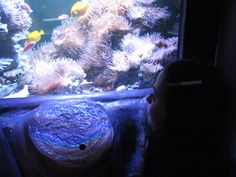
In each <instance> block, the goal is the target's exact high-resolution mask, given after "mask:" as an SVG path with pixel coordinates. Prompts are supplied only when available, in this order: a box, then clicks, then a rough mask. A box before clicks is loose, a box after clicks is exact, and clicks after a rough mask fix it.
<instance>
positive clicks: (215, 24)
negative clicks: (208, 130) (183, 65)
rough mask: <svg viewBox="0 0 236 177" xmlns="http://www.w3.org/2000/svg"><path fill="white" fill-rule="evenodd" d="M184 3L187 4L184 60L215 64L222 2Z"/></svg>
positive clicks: (185, 0)
mask: <svg viewBox="0 0 236 177" xmlns="http://www.w3.org/2000/svg"><path fill="white" fill-rule="evenodd" d="M182 3H184V4H186V12H185V13H186V14H185V28H184V29H182V31H183V30H184V31H183V32H184V34H183V40H184V42H183V44H182V47H183V53H182V58H184V59H196V60H201V61H206V62H213V61H214V58H215V50H216V44H217V37H218V28H219V21H220V16H221V7H222V0H215V1H205V0H197V1H192V0H183V1H182Z"/></svg>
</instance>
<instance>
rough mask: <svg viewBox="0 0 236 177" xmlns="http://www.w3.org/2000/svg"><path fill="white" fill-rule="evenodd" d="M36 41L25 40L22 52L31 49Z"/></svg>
mask: <svg viewBox="0 0 236 177" xmlns="http://www.w3.org/2000/svg"><path fill="white" fill-rule="evenodd" d="M35 44H36V42H26V43H25V45H24V49H23V53H25V52H26V51H28V50H30V49H32V48H33V47H34V46H35Z"/></svg>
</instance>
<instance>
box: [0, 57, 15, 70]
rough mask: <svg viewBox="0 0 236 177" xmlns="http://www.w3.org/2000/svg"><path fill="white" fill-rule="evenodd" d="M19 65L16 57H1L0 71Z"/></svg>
mask: <svg viewBox="0 0 236 177" xmlns="http://www.w3.org/2000/svg"><path fill="white" fill-rule="evenodd" d="M17 66H18V62H17V60H16V59H13V58H3V57H0V73H3V72H6V71H10V70H13V69H15V68H17Z"/></svg>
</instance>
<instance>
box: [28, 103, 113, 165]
mask: <svg viewBox="0 0 236 177" xmlns="http://www.w3.org/2000/svg"><path fill="white" fill-rule="evenodd" d="M28 130H29V137H30V139H31V140H32V142H33V144H34V145H35V147H36V148H37V149H38V150H39V151H40V152H41V153H42V154H43V155H45V156H47V157H49V158H50V159H52V160H54V161H56V162H58V163H59V164H62V165H63V166H69V167H81V168H83V167H88V166H89V165H93V164H94V163H98V161H99V159H101V158H102V156H103V155H104V154H105V153H106V151H107V150H108V149H109V147H110V146H111V144H112V139H113V134H114V132H113V128H112V125H111V122H110V119H109V117H108V115H107V113H106V111H105V109H104V108H103V107H102V106H101V105H100V104H97V103H95V102H92V101H64V102H49V103H46V104H43V105H41V106H40V107H39V108H38V109H37V110H36V111H35V113H34V114H33V116H32V118H31V119H30V121H29V124H28Z"/></svg>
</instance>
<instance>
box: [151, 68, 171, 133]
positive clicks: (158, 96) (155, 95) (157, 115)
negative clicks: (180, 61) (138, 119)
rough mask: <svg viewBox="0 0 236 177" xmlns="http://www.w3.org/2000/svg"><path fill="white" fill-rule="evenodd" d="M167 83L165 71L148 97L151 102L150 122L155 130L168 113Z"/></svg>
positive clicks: (159, 76)
mask: <svg viewBox="0 0 236 177" xmlns="http://www.w3.org/2000/svg"><path fill="white" fill-rule="evenodd" d="M165 85H166V84H165V81H164V73H163V72H161V73H160V74H159V75H158V77H157V80H156V82H155V84H154V87H153V91H152V93H151V94H150V95H149V96H148V97H147V102H148V103H149V104H150V107H149V118H148V122H149V123H150V124H151V125H152V127H153V129H154V130H155V129H158V128H159V127H160V125H161V123H162V122H163V120H164V119H165V115H166V103H165Z"/></svg>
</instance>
